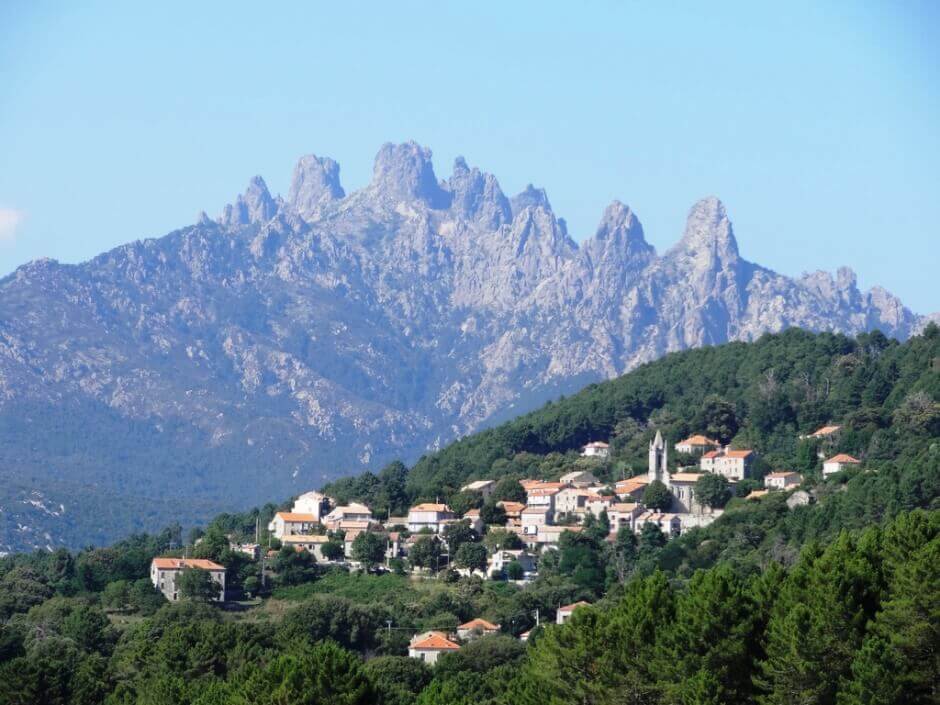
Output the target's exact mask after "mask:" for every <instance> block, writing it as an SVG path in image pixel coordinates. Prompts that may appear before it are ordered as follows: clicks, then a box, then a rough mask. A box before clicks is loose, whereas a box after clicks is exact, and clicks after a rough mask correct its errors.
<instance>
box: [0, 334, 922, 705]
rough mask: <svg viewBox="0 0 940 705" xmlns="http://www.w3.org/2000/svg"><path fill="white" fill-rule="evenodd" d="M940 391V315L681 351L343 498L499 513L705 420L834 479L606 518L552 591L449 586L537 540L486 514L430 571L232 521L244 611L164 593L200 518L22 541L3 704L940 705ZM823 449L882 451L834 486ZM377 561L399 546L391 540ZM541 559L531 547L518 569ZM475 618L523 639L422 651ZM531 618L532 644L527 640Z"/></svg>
mask: <svg viewBox="0 0 940 705" xmlns="http://www.w3.org/2000/svg"><path fill="white" fill-rule="evenodd" d="M938 399H940V330H938V329H937V328H936V327H930V328H928V329H927V331H926V332H925V334H924V335H923V336H920V337H917V338H914V339H912V340H911V341H909V342H907V343H905V344H899V343H896V342H894V341H889V340H887V339H885V338H884V337H883V336H880V335H879V334H871V335H867V336H861V337H859V338H858V339H857V340H850V339H847V338H844V337H841V336H834V335H827V334H823V335H815V336H814V335H809V334H807V333H803V332H800V331H789V332H787V333H785V334H782V335H778V336H766V337H764V338H762V339H761V340H760V341H758V342H756V343H753V344H737V343H736V344H731V345H726V346H721V347H717V348H710V349H703V350H696V351H690V352H686V353H681V354H678V355H671V356H669V357H667V358H665V359H663V360H660V361H658V362H655V363H652V364H650V365H646V366H644V367H643V368H641V369H639V370H637V371H636V372H634V373H631V374H630V375H627V376H625V377H623V378H621V379H618V380H614V381H612V382H610V383H606V384H601V385H593V386H591V387H589V388H588V389H586V390H584V391H583V392H582V393H580V394H578V395H575V396H573V397H571V398H569V399H564V400H561V401H558V402H555V403H552V404H549V405H547V406H546V407H545V408H543V409H541V410H539V411H537V412H535V413H533V414H529V415H526V416H523V417H521V418H519V419H517V420H515V421H512V422H510V423H507V424H504V425H502V426H500V427H498V428H494V429H491V430H489V431H486V432H483V433H480V434H477V435H475V436H471V437H469V438H467V439H464V440H462V441H460V442H458V443H455V444H453V445H451V446H449V447H447V448H445V449H444V450H442V451H440V452H439V453H435V454H433V455H428V456H426V457H425V458H423V459H422V460H421V461H419V462H418V463H417V464H416V466H415V467H414V468H413V469H412V470H411V471H410V472H409V471H407V469H406V468H404V466H401V465H400V464H394V465H391V466H389V467H388V468H386V469H385V470H383V471H382V472H381V473H378V474H377V475H369V474H366V475H363V476H360V477H358V478H350V479H348V480H343V481H341V482H339V483H335V484H334V485H332V486H331V487H330V488H329V491H330V492H333V493H335V494H336V495H337V496H338V498H339V499H340V500H341V501H348V500H350V499H359V500H362V501H365V502H367V503H370V504H372V505H373V507H374V508H375V509H376V510H377V513H379V514H383V513H384V511H385V510H386V509H390V510H391V512H392V514H398V513H400V512H401V511H402V510H403V509H404V508H406V507H407V506H408V505H409V504H410V503H412V502H414V501H417V500H433V499H435V498H436V497H438V496H439V497H441V498H447V499H448V500H450V499H451V498H452V497H456V496H457V495H461V497H459V498H458V501H463V502H464V503H465V504H466V505H467V506H472V505H473V504H474V502H476V500H474V499H472V498H471V497H468V496H466V495H463V493H460V487H462V486H463V485H464V484H465V483H466V482H467V481H468V480H470V479H476V478H492V479H497V480H498V482H497V487H496V492H495V495H494V498H493V499H492V500H491V501H490V502H488V503H486V504H483V505H482V506H481V515H487V516H498V515H499V512H498V511H497V508H496V507H495V504H494V503H493V502H494V501H495V500H498V499H509V500H518V499H520V493H519V492H520V490H521V488H520V486H519V484H518V482H517V480H518V479H519V478H521V477H526V476H529V477H532V476H534V477H543V478H545V479H554V478H557V477H558V476H560V475H561V474H562V473H564V472H567V471H570V470H572V469H590V470H591V472H593V473H594V474H595V475H597V476H598V477H601V478H603V479H605V480H616V479H620V478H622V477H629V476H631V475H633V474H636V473H638V472H640V471H642V470H643V469H645V462H646V460H645V458H646V448H647V444H648V442H649V440H650V438H651V437H652V435H653V434H654V433H655V431H656V430H659V431H660V432H662V433H663V435H664V437H665V438H666V439H667V442H669V443H670V444H672V443H674V442H675V441H677V440H679V439H680V438H681V437H684V436H686V435H688V434H691V433H693V432H702V433H706V434H707V435H710V436H712V437H718V438H719V439H721V440H723V441H730V442H731V443H732V444H733V445H736V446H739V447H749V448H753V449H754V450H756V451H757V453H758V456H759V460H758V465H757V472H758V475H761V474H763V473H764V472H767V471H769V470H777V469H791V470H798V471H800V472H802V473H804V475H805V476H806V478H807V481H806V482H805V483H804V490H807V494H806V495H805V497H804V498H805V499H807V500H809V501H808V502H807V503H805V504H799V505H797V504H794V506H792V507H791V506H788V503H787V500H788V499H790V498H791V496H792V495H791V493H789V492H776V493H771V494H769V495H767V496H765V497H764V498H762V499H761V500H760V501H756V502H754V501H751V502H748V501H745V500H743V499H742V498H741V497H739V496H734V497H730V496H729V492H728V488H727V487H726V486H724V485H723V484H722V483H721V482H714V481H711V480H709V481H708V482H706V483H703V486H702V487H701V488H699V489H700V490H702V492H701V493H700V495H699V496H701V497H703V499H704V498H705V497H708V501H709V503H710V504H711V503H712V502H714V503H715V506H720V504H721V503H725V502H726V504H725V513H724V514H723V516H722V517H721V518H719V519H718V520H717V521H715V522H714V523H713V524H711V525H710V526H708V527H707V528H705V529H695V530H692V531H689V532H687V533H685V534H684V535H682V536H680V537H679V538H676V539H672V540H668V541H667V539H666V537H665V536H663V534H662V532H661V531H660V530H659V529H658V528H657V527H655V526H652V525H647V526H646V527H644V529H643V530H642V532H641V533H640V535H639V536H634V535H632V534H629V533H627V532H620V533H618V534H617V536H616V538H615V540H613V541H611V540H609V525H608V523H607V518H606V516H602V517H601V518H600V519H598V520H593V519H592V520H589V521H586V523H585V524H584V526H583V529H582V530H581V531H580V532H579V533H572V532H568V533H565V534H563V535H562V538H561V544H560V546H559V550H558V551H549V552H547V553H545V554H544V555H543V556H541V557H540V561H539V577H538V578H537V579H535V580H534V581H532V582H531V583H529V584H527V585H525V586H519V585H516V584H514V583H511V582H504V581H489V580H488V581H482V580H480V579H478V578H476V577H470V578H457V577H456V575H455V574H453V573H452V572H451V573H449V572H447V571H443V572H442V573H441V574H438V575H435V574H436V570H437V567H438V563H439V561H441V562H442V563H446V558H443V557H442V553H444V551H445V549H446V550H447V551H448V552H449V555H450V556H452V557H453V558H454V560H455V562H456V563H457V564H458V565H461V566H465V567H471V566H474V567H479V565H480V562H481V559H482V558H484V557H485V556H484V554H483V553H482V552H481V549H488V550H495V549H496V548H499V547H503V548H509V547H513V546H516V545H518V537H516V536H515V535H513V534H508V533H506V532H502V531H491V532H489V533H487V534H486V535H485V536H484V537H483V538H482V540H480V537H477V536H476V535H475V534H474V532H473V531H472V530H471V529H470V527H469V526H466V525H464V524H458V525H456V526H455V527H454V528H452V529H450V530H449V531H448V532H447V534H446V535H445V536H443V537H442V538H443V540H441V539H438V538H437V537H433V536H430V535H428V536H421V537H420V538H419V539H418V541H417V543H416V544H415V545H414V546H413V548H412V553H411V556H410V557H409V559H410V561H411V562H412V563H413V564H416V565H423V566H425V567H426V568H427V570H426V571H424V572H423V573H422V575H421V576H414V577H406V576H404V575H397V574H394V573H385V574H381V575H369V574H350V573H347V572H345V571H344V570H341V569H335V568H334V569H330V570H325V569H324V568H323V567H321V566H317V565H316V564H315V563H314V562H313V561H312V559H311V557H310V556H309V555H308V554H305V553H303V552H297V551H295V550H293V549H289V548H285V549H281V550H280V551H278V552H277V554H276V555H275V556H274V557H273V560H269V561H268V567H269V569H272V570H273V572H269V573H267V574H265V575H263V576H262V574H261V573H260V571H259V565H258V564H257V563H255V562H253V561H251V559H249V558H248V557H247V556H245V555H244V554H240V553H237V552H234V551H231V550H230V549H229V546H228V543H229V541H228V535H229V534H231V535H232V536H233V538H235V539H236V540H244V539H248V538H250V537H251V536H253V534H254V530H255V526H256V523H257V522H260V523H261V524H262V525H264V524H266V521H267V518H268V517H269V516H270V515H271V513H273V511H274V510H275V509H276V507H274V505H269V506H268V507H265V508H264V509H261V510H256V511H254V512H250V513H246V514H244V515H234V514H227V515H222V516H219V517H217V518H216V519H215V520H214V521H213V522H211V524H210V525H209V526H208V527H207V528H206V530H205V531H204V532H202V533H201V534H197V535H193V536H192V537H191V540H190V541H189V542H188V543H189V544H192V543H193V541H194V540H195V539H197V538H198V539H200V541H199V542H198V543H197V544H196V545H194V546H190V547H189V549H188V550H189V551H191V552H192V553H190V554H189V555H198V556H200V557H205V558H211V559H212V560H216V561H218V562H221V563H223V564H224V565H226V567H227V569H228V579H229V584H230V586H231V590H232V593H233V594H234V595H236V596H238V594H239V593H240V592H242V591H244V592H248V593H251V594H252V595H254V594H260V595H262V596H263V597H264V599H263V600H261V601H257V600H256V601H254V602H252V603H234V604H230V605H228V606H227V607H228V608H229V609H223V608H220V607H219V606H216V605H214V604H208V603H206V602H205V599H206V597H207V595H206V593H205V592H204V591H203V590H202V587H205V586H200V585H194V586H193V588H192V589H187V590H186V591H185V592H186V594H187V595H188V597H187V599H184V600H182V601H181V602H178V603H174V604H168V603H166V601H165V600H164V598H163V597H162V596H161V595H160V594H158V593H157V592H155V591H154V590H153V588H152V587H151V586H150V583H149V580H148V578H147V575H148V568H149V563H150V560H151V558H152V557H153V556H155V555H173V554H175V555H180V552H181V551H182V548H183V541H182V537H181V533H182V532H181V531H180V529H179V527H173V528H171V529H168V530H166V531H164V532H162V533H161V534H159V535H154V536H145V535H139V536H133V537H130V538H128V539H127V540H125V541H122V542H120V543H118V544H116V545H114V546H112V547H109V548H91V549H86V550H84V551H80V552H77V553H74V554H73V553H69V552H67V551H56V552H52V553H49V552H37V553H35V554H30V555H25V554H18V555H13V556H9V557H6V558H3V559H0V703H2V704H4V705H6V704H7V703H10V704H20V703H23V704H26V703H29V704H32V703H39V702H41V703H50V704H52V705H58V704H60V703H61V704H63V705H66V704H69V705H71V704H76V705H78V704H82V705H84V704H85V703H89V704H90V703H106V704H107V705H132V704H140V705H144V704H146V705H163V704H166V705H170V704H171V703H173V704H175V703H182V704H184V705H213V704H216V703H219V704H221V703H245V704H247V703H253V704H254V703H263V704H265V705H266V704H268V703H284V702H298V703H300V702H323V703H349V704H356V703H378V704H379V705H397V704H399V703H420V704H430V703H434V704H435V705H438V704H440V705H451V704H453V705H458V704H460V705H463V704H465V703H473V704H474V705H525V704H526V703H538V704H539V705H554V704H556V703H557V704H559V705H560V704H562V703H588V704H591V705H607V704H610V705H614V704H615V703H617V704H620V703H636V704H640V703H643V704H647V703H648V704H662V705H672V704H674V703H675V704H678V703H683V704H684V703H761V704H762V705H777V704H782V703H793V702H800V703H812V704H819V705H854V704H855V703H859V704H861V703H865V704H870V705H876V704H883V705H888V704H889V703H897V702H908V703H931V702H936V684H937V683H938V682H940V661H938V658H937V654H938V653H940V629H938V627H937V625H938V624H940V512H938V511H937V509H938V508H940V507H938V505H940V499H938V498H940V404H938ZM828 422H835V423H840V424H841V425H842V426H843V430H842V433H841V434H840V435H839V436H838V438H837V439H835V440H832V441H828V442H826V443H825V444H824V445H823V446H822V447H820V446H819V444H818V443H817V442H816V441H808V440H803V441H801V440H799V439H798V436H799V435H800V434H805V433H807V432H809V431H812V430H814V429H815V428H818V427H819V426H821V425H823V424H825V423H828ZM607 439H609V440H610V442H611V449H612V453H611V457H610V458H609V459H607V460H605V461H598V460H594V459H584V458H580V457H579V454H578V452H577V449H578V448H579V447H580V446H581V445H582V444H583V443H585V442H587V441H589V440H607ZM820 451H822V452H823V453H824V454H826V455H828V454H830V453H831V454H834V453H836V452H847V453H851V454H852V455H854V456H856V457H859V458H861V459H862V465H861V466H860V467H859V468H857V469H854V470H850V471H845V472H843V473H840V476H837V477H833V478H831V479H828V480H826V481H823V480H822V477H821V472H820V470H821V468H820V460H819V458H818V457H817V454H818V452H820ZM671 455H672V454H671ZM670 460H671V461H672V462H676V458H673V457H670ZM679 460H680V461H681V460H682V459H679ZM739 484H740V485H743V486H744V490H746V491H749V489H748V488H749V487H753V486H754V485H753V484H748V483H739ZM711 485H713V486H711ZM745 493H746V492H745ZM735 494H740V490H739V488H736V491H735ZM522 498H524V496H523V497H522ZM383 503H384V504H383ZM357 540H358V539H357ZM327 545H329V544H327ZM336 545H338V546H339V544H336ZM340 548H341V546H340ZM354 550H357V549H356V546H355V543H354ZM358 551H360V552H361V553H360V555H361V556H362V558H361V560H363V561H364V562H366V563H370V562H378V560H381V557H379V556H378V555H377V552H376V551H375V549H374V547H372V546H369V545H367V542H366V541H365V540H364V541H362V542H360V545H359V547H358ZM369 559H377V560H369ZM520 570H521V565H519V564H518V563H515V564H513V563H510V564H509V565H508V566H507V568H506V571H505V573H506V576H504V577H510V578H514V577H515V576H518V575H519V572H520ZM192 572H195V571H192ZM445 575H446V576H447V577H446V579H435V578H444V577H445ZM194 582H195V581H194ZM578 600H586V601H589V602H591V603H592V604H593V606H592V607H590V608H583V609H579V610H577V611H576V612H575V614H574V616H573V617H572V618H571V620H570V621H569V622H568V623H567V624H566V625H564V626H561V627H558V626H555V625H554V624H553V621H554V620H553V616H554V613H555V611H556V610H557V608H558V607H559V606H560V605H565V604H570V603H573V602H575V601H578ZM536 614H538V615H539V620H540V623H541V625H542V626H541V627H539V628H537V629H534V630H533V628H534V627H535V626H536V621H535V620H536ZM475 617H482V618H484V619H487V620H489V621H492V622H494V623H496V624H500V625H501V631H502V634H500V635H499V636H492V637H482V638H479V639H477V640H475V641H472V642H470V643H468V644H466V645H464V646H463V647H462V648H461V649H460V651H458V652H456V653H453V654H449V655H445V656H442V657H441V658H440V660H439V661H438V663H437V664H436V665H434V666H433V667H428V666H427V665H425V664H423V663H420V662H418V661H416V660H414V659H409V658H407V656H406V655H405V654H406V653H407V644H408V640H409V638H410V637H411V636H412V635H413V634H415V633H418V632H421V631H424V630H428V629H440V630H445V631H450V630H452V629H453V628H454V627H456V625H458V624H460V623H462V622H465V621H468V620H470V619H472V618H475ZM528 630H533V631H532V632H531V636H530V639H529V642H528V644H523V643H521V642H520V641H518V640H517V639H515V638H513V637H515V636H518V635H519V634H520V633H522V632H524V631H528Z"/></svg>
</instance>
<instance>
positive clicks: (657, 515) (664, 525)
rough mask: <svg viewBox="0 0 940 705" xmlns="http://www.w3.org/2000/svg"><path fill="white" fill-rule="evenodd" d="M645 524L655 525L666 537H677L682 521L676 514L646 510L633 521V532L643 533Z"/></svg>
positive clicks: (680, 530)
mask: <svg viewBox="0 0 940 705" xmlns="http://www.w3.org/2000/svg"><path fill="white" fill-rule="evenodd" d="M646 524H655V525H656V526H658V527H659V530H660V531H662V532H663V533H664V534H665V535H666V536H678V535H679V534H681V533H682V520H681V518H680V517H679V515H678V514H672V513H670V512H666V513H663V512H654V511H653V510H651V509H648V510H646V511H645V512H643V513H642V514H640V515H639V516H638V517H636V519H635V520H634V522H633V532H634V533H636V534H641V533H643V527H644V526H645V525H646Z"/></svg>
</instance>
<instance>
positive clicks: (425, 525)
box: [408, 502, 457, 534]
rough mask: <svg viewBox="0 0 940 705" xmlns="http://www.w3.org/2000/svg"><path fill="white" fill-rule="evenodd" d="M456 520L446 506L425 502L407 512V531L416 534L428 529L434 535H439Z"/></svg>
mask: <svg viewBox="0 0 940 705" xmlns="http://www.w3.org/2000/svg"><path fill="white" fill-rule="evenodd" d="M456 518H457V516H456V515H455V514H454V513H453V512H452V511H451V510H450V507H448V506H447V505H446V504H434V503H433V502H425V503H424V504H418V505H415V506H414V507H412V508H411V509H409V510H408V531H411V532H412V533H417V532H419V531H421V529H430V530H431V531H433V532H434V533H435V534H439V533H440V532H441V531H443V530H444V527H445V526H446V525H447V524H449V523H450V522H451V521H452V520H454V519H456Z"/></svg>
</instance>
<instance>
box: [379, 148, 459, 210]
mask: <svg viewBox="0 0 940 705" xmlns="http://www.w3.org/2000/svg"><path fill="white" fill-rule="evenodd" d="M369 187H370V189H371V190H373V191H374V192H376V193H378V194H380V195H382V196H385V197H387V198H390V199H392V200H395V201H414V200H419V201H424V202H425V203H427V204H428V205H430V206H431V207H433V208H443V207H446V206H447V202H448V195H447V193H446V192H445V191H444V190H443V189H442V188H441V187H440V185H439V184H438V182H437V177H436V176H435V175H434V166H433V165H432V163H431V150H430V149H427V148H425V147H422V146H420V145H419V144H417V143H415V142H405V143H404V144H391V143H386V144H384V145H382V148H381V149H380V150H379V153H378V154H377V155H376V157H375V166H374V167H373V169H372V182H371V183H370V185H369Z"/></svg>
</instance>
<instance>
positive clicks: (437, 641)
mask: <svg viewBox="0 0 940 705" xmlns="http://www.w3.org/2000/svg"><path fill="white" fill-rule="evenodd" d="M459 649H460V644H455V643H454V642H453V641H451V640H450V639H448V638H447V635H446V634H444V632H424V633H423V634H417V635H415V637H414V638H413V639H412V640H411V643H410V644H409V645H408V655H409V656H410V657H411V658H416V659H418V660H420V661H424V662H425V663H427V664H434V663H436V662H437V659H438V657H439V656H440V655H441V654H450V653H454V652H455V651H458V650H459Z"/></svg>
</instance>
